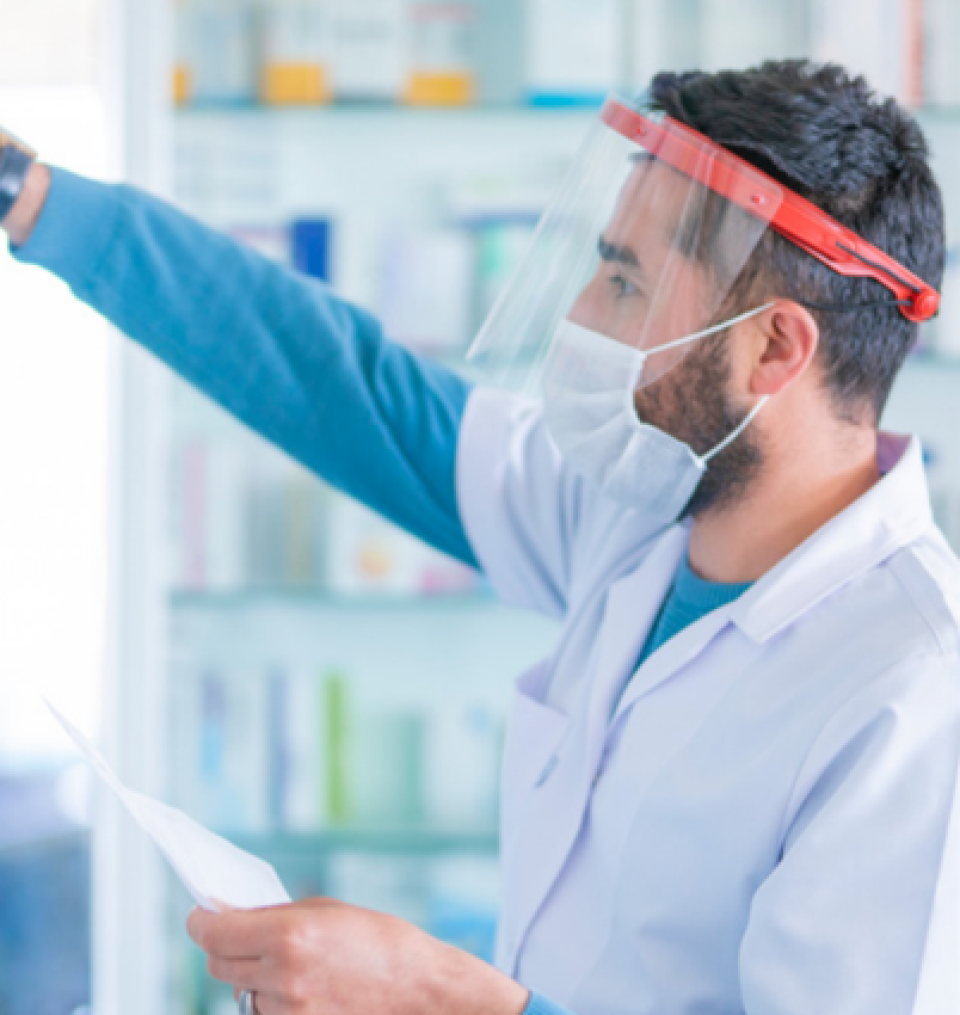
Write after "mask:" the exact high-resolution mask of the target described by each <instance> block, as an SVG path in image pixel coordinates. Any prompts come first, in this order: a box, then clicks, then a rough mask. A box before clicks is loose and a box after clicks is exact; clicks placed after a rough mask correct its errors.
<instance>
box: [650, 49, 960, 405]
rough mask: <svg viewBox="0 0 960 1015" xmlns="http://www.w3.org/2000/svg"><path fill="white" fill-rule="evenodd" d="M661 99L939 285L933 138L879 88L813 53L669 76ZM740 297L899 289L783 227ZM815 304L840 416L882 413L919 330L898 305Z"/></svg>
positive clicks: (875, 294)
mask: <svg viewBox="0 0 960 1015" xmlns="http://www.w3.org/2000/svg"><path fill="white" fill-rule="evenodd" d="M650 100H651V102H652V105H653V108H654V109H658V110H661V111H663V112H665V113H667V114H668V115H669V116H672V117H673V118H674V119H676V120H679V121H680V122H681V123H684V124H686V125H687V126H689V127H693V128H694V129H695V130H698V131H700V133H702V134H705V135H706V136H707V137H709V138H711V139H712V140H713V141H716V142H717V143H718V144H721V145H723V146H724V147H725V148H727V149H729V150H730V151H732V152H734V153H735V154H737V155H739V156H740V157H741V158H743V159H745V160H746V161H748V162H750V163H752V164H753V165H755V166H756V167H757V168H758V169H761V170H763V171H764V172H766V173H768V174H769V175H771V176H773V177H774V178H775V179H777V180H778V181H780V182H781V183H783V184H784V185H786V186H787V187H789V188H790V189H791V190H793V191H794V192H796V193H798V194H800V195H801V196H802V197H805V198H807V200H809V201H811V202H813V203H814V204H816V205H818V206H819V207H820V208H822V209H823V210H824V211H825V212H827V213H828V214H829V215H832V216H833V217H834V218H836V219H837V220H838V221H840V222H841V223H843V225H845V226H847V227H848V228H850V229H852V230H853V231H854V232H856V233H857V234H858V235H859V236H862V237H863V238H864V239H866V240H869V241H870V242H871V243H873V244H874V245H875V246H877V247H879V249H880V250H883V251H884V252H885V253H887V254H889V255H890V256H891V257H893V258H895V259H896V260H897V261H899V262H900V263H901V264H903V265H904V266H905V267H907V268H909V269H910V270H911V271H912V272H914V274H916V275H918V276H919V277H920V278H922V279H923V280H924V281H925V282H927V283H928V284H930V285H932V286H934V288H936V289H938V290H939V288H940V284H941V281H942V277H943V261H944V218H943V202H942V199H941V194H940V188H939V186H938V185H937V182H936V180H935V179H934V176H933V173H932V172H931V169H930V165H929V162H928V158H929V151H928V148H927V143H926V140H925V138H924V136H923V132H922V131H921V129H920V127H919V125H918V124H917V122H916V120H915V119H914V118H913V117H912V116H911V115H910V114H909V113H907V112H906V111H905V110H904V109H903V108H902V107H901V106H900V105H899V104H898V103H897V102H895V101H894V100H893V99H882V98H879V97H877V95H876V94H875V93H874V92H873V91H872V89H871V88H870V86H869V85H868V84H867V82H866V81H865V80H864V79H863V78H862V77H851V76H850V75H849V74H848V73H847V72H846V71H845V70H844V69H843V68H841V67H838V66H836V65H833V64H826V65H819V64H814V63H811V62H809V61H806V60H787V61H777V62H768V63H764V64H763V65H762V66H760V67H756V68H752V69H750V70H743V71H721V72H719V73H715V74H707V73H702V72H699V71H693V72H689V73H683V74H674V73H662V74H658V75H657V76H656V77H655V78H654V79H653V82H652V85H651V90H650ZM733 295H734V296H735V297H736V301H737V302H738V303H740V304H745V303H746V302H747V301H748V300H753V299H755V298H758V297H759V298H760V299H761V301H762V299H763V298H764V297H766V296H785V297H788V298H790V299H794V300H796V301H797V302H798V303H806V304H820V305H826V306H830V307H838V308H839V307H843V308H850V307H856V305H857V304H875V303H876V302H877V301H888V300H892V299H893V298H894V297H893V294H892V293H891V292H890V291H889V290H888V289H886V288H885V287H884V286H882V285H881V284H880V283H879V282H877V281H875V280H873V279H856V278H845V277H844V276H842V275H838V274H837V273H835V272H833V271H831V270H830V269H829V268H827V267H826V266H825V265H823V264H821V263H820V262H819V261H818V260H816V258H814V257H813V256H811V255H810V254H807V253H806V252H805V251H803V250H801V249H800V248H799V247H797V246H795V245H794V244H792V243H790V242H789V241H788V240H786V239H785V238H784V237H782V236H781V235H780V234H779V233H776V232H774V231H773V230H772V229H771V230H769V231H768V232H767V233H766V234H765V235H764V236H763V238H762V239H761V241H760V243H759V244H758V246H757V248H756V250H755V251H754V253H753V254H752V255H751V257H750V259H749V261H748V262H747V265H746V267H745V268H744V271H743V273H742V274H741V276H740V278H739V280H738V282H737V285H736V286H735V289H734V294H733ZM743 309H748V308H747V307H746V306H744V307H743ZM810 312H811V314H812V315H813V316H814V318H815V319H816V321H817V324H818V325H819V327H820V349H819V352H818V356H819V357H820V365H821V367H822V370H823V375H824V378H825V381H826V384H827V386H828V388H829V390H830V391H831V393H832V394H833V395H834V400H835V402H836V404H837V407H838V411H839V413H840V414H841V416H843V417H844V418H847V419H850V420H851V421H855V420H858V419H860V418H862V415H863V411H864V409H869V410H872V411H873V412H874V413H875V416H876V419H879V417H880V413H881V411H882V409H883V406H884V404H885V403H886V400H887V396H888V395H889V393H890V389H891V387H892V385H893V381H894V379H895V377H896V375H897V373H898V371H899V370H900V367H901V366H902V365H903V361H904V359H905V358H906V356H907V353H908V352H909V351H910V349H911V347H912V346H913V345H914V343H915V341H916V338H917V325H916V324H911V323H910V322H909V321H908V320H907V319H906V318H905V317H904V316H903V315H902V314H901V313H900V311H899V309H898V308H897V307H896V306H870V307H865V308H860V309H845V310H843V311H842V312H839V311H837V310H828V311H824V310H818V309H814V308H813V307H811V308H810Z"/></svg>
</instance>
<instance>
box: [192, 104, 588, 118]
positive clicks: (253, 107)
mask: <svg viewBox="0 0 960 1015" xmlns="http://www.w3.org/2000/svg"><path fill="white" fill-rule="evenodd" d="M599 108H600V106H599V104H594V103H590V104H582V105H578V104H570V105H556V106H533V105H530V106H528V105H523V104H519V103H518V104H511V103H476V104H474V105H469V106H404V105H400V104H399V103H392V102H355V103H354V102H349V103H348V102H345V103H339V104H338V103H331V104H328V105H316V106H265V105H263V104H262V103H259V102H236V103H231V102H194V103H191V104H189V105H186V106H175V107H173V114H174V116H175V117H176V118H177V119H190V118H192V117H205V116H237V117H247V116H262V117H267V118H271V117H278V116H296V117H329V118H336V119H340V118H344V119H350V118H361V117H371V116H392V117H396V116H404V117H421V118H431V117H456V118H461V117H464V116H467V117H488V116H510V117H516V116H522V117H527V118H535V119H543V118H562V117H580V118H583V117H584V116H592V115H594V114H595V113H596V112H597V110H598V109H599Z"/></svg>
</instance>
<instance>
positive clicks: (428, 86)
mask: <svg viewBox="0 0 960 1015" xmlns="http://www.w3.org/2000/svg"><path fill="white" fill-rule="evenodd" d="M403 100H404V102H406V103H408V104H409V105H411V106H468V105H470V103H471V102H473V100H474V85H473V78H472V77H471V76H470V75H469V74H461V73H446V74H430V73H426V72H415V73H413V74H411V75H410V78H409V80H408V81H407V87H406V90H405V91H404V94H403Z"/></svg>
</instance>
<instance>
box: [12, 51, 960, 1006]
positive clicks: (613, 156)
mask: <svg viewBox="0 0 960 1015" xmlns="http://www.w3.org/2000/svg"><path fill="white" fill-rule="evenodd" d="M651 96H652V99H651V103H652V110H651V109H647V111H646V112H644V109H641V107H639V106H638V107H636V108H634V107H630V106H627V105H623V104H620V103H618V102H616V101H611V102H610V103H608V104H607V106H606V107H605V109H604V111H603V113H602V115H601V117H600V122H599V123H598V124H597V126H596V128H595V129H594V131H593V133H592V134H591V135H590V138H589V141H588V143H587V145H586V146H585V148H584V150H583V153H582V156H581V160H580V162H579V164H578V165H576V166H575V167H573V169H572V171H571V175H570V177H569V179H568V180H567V183H566V185H565V187H564V188H563V191H562V196H561V198H560V199H559V202H558V204H557V206H556V207H555V208H554V209H553V211H552V212H551V213H550V214H549V216H548V218H547V219H546V221H545V223H544V226H543V228H542V229H541V231H540V233H539V239H538V241H536V243H535V245H534V247H533V249H532V250H531V252H530V255H529V257H528V259H527V260H526V262H525V265H524V267H523V268H522V269H521V270H520V272H519V273H518V275H517V278H516V279H515V281H514V283H513V284H512V288H511V289H510V290H509V291H508V293H507V294H506V296H505V298H504V300H503V302H502V303H501V304H500V307H499V309H498V310H497V311H496V312H495V313H494V315H493V317H492V318H491V320H490V322H489V323H488V325H487V327H486V328H485V329H484V332H483V333H482V335H481V337H480V338H479V340H478V342H477V345H476V348H475V354H476V357H477V361H478V363H480V364H485V365H486V366H487V367H488V368H489V369H490V370H492V371H495V372H496V371H500V372H501V375H507V374H508V375H509V376H510V377H511V378H513V379H514V380H515V381H518V382H519V383H522V384H523V385H524V391H525V394H524V395H523V396H522V397H521V396H520V395H517V394H511V393H508V392H507V391H505V390H502V389H497V390H495V389H483V388H477V389H473V388H471V387H469V386H468V385H467V384H466V383H465V382H464V381H462V380H460V379H459V377H457V376H456V375H454V374H453V373H450V372H449V371H447V370H446V369H444V368H442V367H440V366H437V365H435V364H432V363H428V362H424V361H422V360H420V359H417V358H416V357H415V356H413V355H411V354H410V353H408V352H406V351H404V350H403V349H401V348H399V347H397V346H396V345H394V344H391V343H390V342H389V341H388V340H387V339H386V338H385V337H384V336H383V335H382V334H381V331H380V328H379V327H378V324H377V322H376V321H375V320H374V319H373V318H372V317H371V316H370V315H368V314H366V313H364V312H363V311H362V310H359V309H357V308H355V307H353V306H350V305H348V304H346V303H344V302H342V301H340V300H338V299H337V298H336V297H335V296H334V295H333V294H332V293H330V292H329V291H327V290H326V289H325V288H321V287H318V286H317V285H314V284H312V283H310V282H308V281H307V280H305V279H302V278H299V277H297V276H296V275H294V274H291V273H289V272H287V271H285V270H283V269H281V268H280V267H277V266H275V265H274V264H272V263H270V262H268V261H266V260H263V259H262V258H260V257H258V256H257V255H255V254H253V253H251V252H249V251H247V250H244V249H242V248H241V247H239V246H237V245H236V244H235V243H233V242H232V241H230V240H229V239H227V238H225V237H223V236H220V235H218V234H216V233H214V232H211V231H209V230H207V229H206V228H204V227H202V226H201V225H199V224H197V223H196V222H194V221H191V220H190V219H189V218H186V217H184V216H183V215H181V214H179V213H178V212H176V211H175V210H173V209H172V208H170V207H168V206H167V205H165V204H162V203H160V202H159V201H156V200H154V199H152V198H150V197H148V196H147V195H145V194H142V193H139V192H138V191H135V190H132V189H128V188H125V187H112V186H104V185H101V184H99V183H95V182H91V181H89V180H86V179H81V178H78V177H76V176H73V175H70V174H69V173H66V172H63V171H58V170H50V169H48V168H46V167H44V166H42V165H40V164H39V163H35V162H33V159H32V156H31V154H30V153H29V152H27V151H26V150H25V149H23V148H21V147H18V146H17V144H16V143H15V142H13V141H12V140H11V139H9V138H7V139H6V140H5V148H4V153H3V156H2V162H0V195H2V197H0V201H3V202H4V203H5V206H6V207H2V208H0V211H3V212H4V213H5V228H6V230H7V232H8V233H9V235H10V238H11V241H12V244H13V246H14V248H15V252H16V256H17V257H18V258H19V259H20V260H21V261H22V262H23V263H24V264H32V265H40V266H42V267H44V268H46V269H48V270H49V271H52V272H54V273H55V274H57V275H59V276H60V277H61V278H62V279H64V280H65V281H66V282H67V283H68V284H69V286H70V287H71V288H72V290H73V291H74V293H76V295H77V296H78V297H79V298H80V299H82V300H84V301H85V302H86V303H89V304H90V305H91V306H93V307H95V308H96V309H97V310H99V311H100V312H101V313H102V314H104V315H105V316H106V317H107V318H109V319H110V320H111V321H113V322H114V323H115V324H116V325H117V326H118V327H119V328H121V329H122V330H123V331H125V332H126V333H127V334H128V335H130V336H131V337H132V338H133V339H135V340H136V341H138V342H140V343H141V344H143V345H144V346H145V347H146V348H148V349H149V350H151V351H152V352H153V353H155V354H156V355H157V356H158V357H160V358H161V359H162V360H163V361H164V362H165V363H167V364H169V365H170V366H171V367H172V368H173V369H174V370H176V371H177V372H178V373H180V374H181V375H183V376H184V377H186V378H187V379H189V380H190V381H192V382H193V383H194V384H196V385H197V386H198V387H199V388H201V389H202V390H203V391H205V392H206V393H207V394H208V395H210V396H211V397H212V398H214V399H216V400H217V401H218V402H219V403H220V404H221V405H222V406H224V407H225V408H226V409H228V410H229V411H230V412H232V413H234V414H235V415H236V416H237V417H239V418H240V419H242V420H244V421H245V422H246V423H248V424H249V425H250V426H251V427H253V428H254V429H256V430H258V431H259V432H260V433H262V434H263V435H264V436H265V437H267V438H268V439H269V440H271V441H273V442H274V443H276V444H277V445H279V446H280V447H282V448H283V449H285V450H286V451H287V452H289V453H290V454H291V455H292V456H293V457H295V458H296V459H298V460H299V461H300V462H302V463H303V464H304V465H306V466H307V467H308V468H310V469H312V470H313V471H314V472H316V473H317V474H319V475H321V476H323V477H325V478H326V479H328V480H329V481H331V482H332V483H334V484H336V485H337V486H339V487H340V488H342V489H343V490H345V491H347V492H348V493H350V494H352V495H353V496H355V497H357V498H358V499H360V500H361V501H363V502H364V503H365V504H367V505H369V506H370V507H372V508H374V509H376V510H378V511H380V512H382V513H383V514H385V515H386V516H387V517H389V518H390V519H392V520H393V521H395V522H397V523H398V524H400V525H402V526H404V527H405V528H407V529H408V530H409V531H410V532H412V533H414V534H415V535H417V536H420V537H422V538H424V539H426V540H427V541H428V542H430V543H432V544H433V545H434V546H436V547H438V548H439V549H441V550H443V551H446V552H447V553H449V554H452V555H453V556H455V557H457V558H459V559H460V560H462V561H465V562H467V563H469V564H471V565H473V566H475V567H477V568H479V569H481V570H482V571H483V573H484V574H485V575H486V576H487V577H488V578H489V580H490V581H491V582H492V583H493V585H494V587H495V588H496V589H497V591H498V593H499V594H500V596H501V597H502V598H503V600H504V601H505V602H507V603H510V604H512V605H514V606H516V607H519V608H523V609H529V610H536V611H540V612H542V613H544V614H547V615H548V616H551V617H555V618H558V620H559V621H560V622H561V625H562V629H561V633H560V636H559V639H558V641H557V645H556V650H555V651H554V653H553V654H552V655H551V656H550V658H549V659H545V660H544V661H543V662H542V663H541V664H540V665H538V666H536V667H534V668H533V669H532V670H531V671H530V672H528V673H526V674H524V675H523V676H521V677H520V678H519V680H518V681H517V686H516V694H515V699H514V702H513V712H512V719H511V726H510V734H509V739H508V744H507V748H506V759H505V772H504V796H503V870H504V879H505V880H504V891H505V904H504V908H503V914H502V921H501V926H500V931H499V938H498V944H497V956H496V966H495V967H491V966H488V965H486V964H484V963H482V962H480V961H479V960H476V959H474V958H472V957H470V956H468V955H466V954H463V953H461V952H458V951H456V950H454V949H452V948H450V947H448V946H446V945H444V944H441V943H439V942H437V941H435V940H433V939H431V938H429V937H428V936H426V935H424V934H423V933H421V932H420V931H419V930H417V929H415V928H414V927H412V926H409V925H408V924H405V923H403V922H401V921H399V920H396V919H393V918H390V917H386V916H382V915H378V914H376V913H371V912H366V911H363V910H360V909H356V908H353V907H350V906H346V905H342V904H339V903H337V902H334V901H329V900H311V901H307V902H301V903H298V904H295V905H291V906H288V907H281V908H277V909H273V910H265V911H254V912H242V913H241V912H229V913H226V914H223V915H219V916H217V915H211V914H206V913H200V912H195V913H194V914H193V915H192V916H191V918H190V921H189V931H190V933H191V934H192V936H193V937H194V939H195V940H196V941H197V942H198V944H199V945H200V946H201V947H202V948H203V949H204V950H205V951H206V952H208V953H209V956H210V959H209V963H210V969H211V971H212V972H213V974H214V975H215V976H217V977H219V978H220V979H222V980H224V981H226V982H228V983H230V984H232V985H233V986H234V987H235V988H236V990H237V993H238V996H239V997H240V998H241V1001H242V1006H243V1009H244V1010H247V1011H259V1012H261V1013H262V1015H321V1013H322V1015H370V1013H372V1012H390V1013H396V1015H413V1013H416V1015H423V1013H427V1012H431V1013H440V1012H443V1013H451V1015H452V1013H457V1015H470V1013H477V1015H481V1013H483V1015H488V1013H489V1015H520V1013H521V1012H524V1011H527V1012H530V1013H553V1012H558V1011H569V1012H574V1013H578V1015H693V1013H694V1012H697V1013H702V1012H724V1013H727V1012H729V1013H735V1012H744V1013H747V1015H820V1013H825V1012H832V1013H842V1015H879V1013H882V1015H947V1013H956V1012H957V1011H958V1010H960V964H958V962H957V956H958V955H960V870H958V863H960V812H958V803H957V801H958V780H957V773H958V763H960V658H958V654H960V624H958V618H960V565H958V562H957V560H956V559H955V558H954V556H953V555H952V553H951V552H950V550H949V549H948V548H947V546H946V544H945V542H944V540H943V538H942V537H941V535H940V534H939V532H938V531H937V529H936V528H935V526H934V524H933V522H932V520H931V513H930V506H929V503H928V498H927V493H926V489H925V483H924V474H923V465H922V456H921V449H920V446H919V444H918V442H917V441H916V440H915V439H911V438H904V437H899V436H896V435H893V434H887V433H882V432H879V431H878V418H879V415H880V411H881V409H882V408H883V405H884V402H885V400H886V397H887V395H888V392H889V390H890V387H891V385H892V383H893V381H894V379H895V377H896V375H897V372H898V370H899V368H900V366H901V364H902V362H903V360H904V357H905V356H906V355H907V353H908V351H909V349H910V347H911V346H912V344H913V343H914V341H915V340H916V337H917V331H918V326H919V324H920V323H921V322H923V321H926V320H928V319H929V318H930V317H931V316H933V315H934V314H935V312H936V309H937V305H938V296H937V292H936V287H937V286H938V285H939V282H940V277H941V271H942V264H943V249H944V248H943V243H944V230H943V214H942V208H941V199H940V193H939V190H938V187H937V184H936V183H935V181H934V179H933V176H932V174H931V170H930V167H929V164H928V159H927V148H926V145H925V142H924V139H923V137H922V135H921V132H920V130H919V128H918V127H917V125H916V123H915V122H914V121H913V120H912V119H911V117H910V116H909V115H908V114H907V113H905V112H904V111H903V110H901V109H900V108H899V107H898V106H897V105H896V104H894V103H893V102H892V101H886V102H880V101H879V100H876V99H874V98H873V96H872V95H871V94H870V93H869V92H868V90H867V89H866V87H865V86H864V84H863V83H862V82H861V81H856V80H851V79H850V78H849V77H847V76H846V75H845V74H844V73H843V72H841V71H840V70H839V69H837V68H830V67H827V68H822V69H816V68H813V67H810V66H807V65H803V64H767V65H765V66H764V67H763V68H761V69H758V70H752V71H746V72H735V73H733V72H731V73H724V74H716V75H714V74H699V73H694V74H685V75H681V76H676V75H672V74H663V75H659V76H658V77H657V78H656V79H655V80H654V83H653V87H652V92H651ZM645 108H646V107H645ZM661 114H667V115H666V116H663V115H661ZM691 128H693V129H691ZM731 153H735V154H731ZM737 155H739V156H740V157H739V158H738V157H737ZM804 198H808V199H810V201H811V202H812V203H809V202H808V201H807V200H804ZM11 208H12V210H10V209H11ZM7 212H9V213H8V214H7ZM0 217H3V216H0ZM53 369H55V366H54V367H53ZM531 393H535V394H536V397H535V398H531V397H530V394H531ZM38 397H42V392H38ZM52 411H54V410H52ZM64 425H69V420H64Z"/></svg>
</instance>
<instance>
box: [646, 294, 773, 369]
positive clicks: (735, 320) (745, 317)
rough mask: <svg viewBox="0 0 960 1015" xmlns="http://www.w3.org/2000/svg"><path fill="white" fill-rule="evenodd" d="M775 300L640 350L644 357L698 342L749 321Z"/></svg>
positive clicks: (767, 308) (768, 307)
mask: <svg viewBox="0 0 960 1015" xmlns="http://www.w3.org/2000/svg"><path fill="white" fill-rule="evenodd" d="M776 302H777V301H776V300H771V302H770V303H765V304H764V305H763V306H762V307H757V308H756V310H748V311H747V312H746V313H745V314H740V316H739V317H731V318H730V320H729V321H722V322H721V323H720V324H714V325H713V326H712V327H710V328H705V329H704V330H703V331H698V332H696V333H695V334H693V335H685V336H684V337H683V338H677V339H674V340H673V341H672V342H667V344H666V345H661V346H658V347H657V348H656V349H645V350H642V351H643V354H644V357H650V356H656V354H657V353H658V352H667V350H669V349H679V348H680V347H681V346H684V345H688V344H689V343H690V342H698V341H700V339H701V338H707V337H708V336H709V335H716V334H717V332H719V331H726V330H727V328H732V327H734V326H735V325H737V324H741V323H742V322H743V321H749V320H750V318H751V317H756V316H757V314H762V313H763V312H764V310H769V309H770V308H771V307H772V306H775V305H776Z"/></svg>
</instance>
